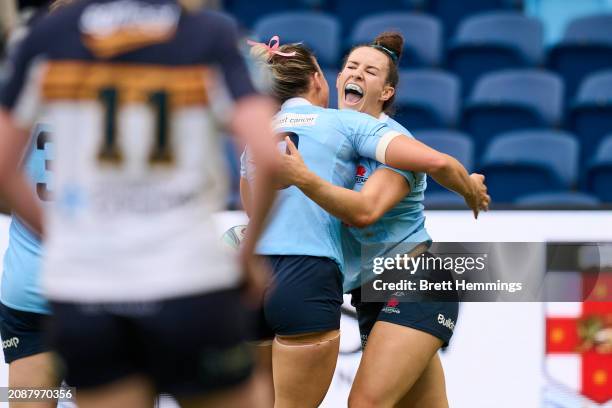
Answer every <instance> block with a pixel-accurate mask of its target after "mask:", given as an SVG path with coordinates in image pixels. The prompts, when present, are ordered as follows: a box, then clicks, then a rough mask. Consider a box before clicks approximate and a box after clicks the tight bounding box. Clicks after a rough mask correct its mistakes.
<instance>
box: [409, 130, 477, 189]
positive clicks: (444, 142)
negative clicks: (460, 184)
mask: <svg viewBox="0 0 612 408" xmlns="http://www.w3.org/2000/svg"><path fill="white" fill-rule="evenodd" d="M414 137H416V138H417V139H418V140H419V141H421V142H423V143H425V144H426V145H427V146H429V147H431V148H433V149H436V150H438V151H440V152H443V153H446V154H449V155H451V156H453V157H454V158H455V159H457V160H459V161H460V162H461V164H463V166H464V167H465V168H466V169H467V170H468V171H469V172H471V171H472V168H473V167H474V145H473V143H472V139H470V137H469V136H467V135H466V134H464V133H461V132H457V131H455V130H445V129H431V130H421V131H417V132H415V133H414ZM437 191H447V190H445V189H444V187H442V186H440V185H439V184H438V183H436V182H435V181H434V180H433V179H432V178H431V177H429V178H428V179H427V192H428V193H430V192H437Z"/></svg>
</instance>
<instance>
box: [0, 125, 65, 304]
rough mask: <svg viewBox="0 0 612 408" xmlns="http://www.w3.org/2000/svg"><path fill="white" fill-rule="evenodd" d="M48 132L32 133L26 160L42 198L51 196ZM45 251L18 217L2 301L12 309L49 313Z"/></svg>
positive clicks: (0, 293) (6, 258) (11, 235)
mask: <svg viewBox="0 0 612 408" xmlns="http://www.w3.org/2000/svg"><path fill="white" fill-rule="evenodd" d="M48 136H49V129H48V127H47V126H45V125H37V126H35V128H34V131H33V133H32V142H31V146H30V151H29V152H28V155H27V156H26V162H25V166H26V170H27V173H28V175H29V177H30V180H31V181H32V182H33V183H34V184H35V185H36V190H37V192H38V196H39V197H41V198H42V197H44V196H45V195H46V194H47V193H48V190H47V188H48V185H49V182H50V174H49V173H50V172H49V170H48V169H47V167H48V165H47V164H48V161H49V160H51V159H52V154H53V153H52V146H51V143H49V141H48V140H47V137H48ZM41 254H42V249H41V245H40V241H39V240H38V238H37V237H35V236H34V235H33V234H32V233H31V232H30V231H29V230H28V229H27V228H26V227H25V225H23V223H22V222H20V221H19V219H18V218H17V217H15V216H13V219H12V221H11V226H10V229H9V245H8V249H7V250H6V253H5V254H4V270H3V272H2V290H1V291H0V301H1V302H2V303H3V304H4V305H6V306H8V307H10V308H12V309H17V310H21V311H26V312H33V313H45V314H48V313H50V311H49V306H48V304H47V302H46V300H45V299H44V298H43V296H42V293H41V288H40V282H39V277H40V271H41Z"/></svg>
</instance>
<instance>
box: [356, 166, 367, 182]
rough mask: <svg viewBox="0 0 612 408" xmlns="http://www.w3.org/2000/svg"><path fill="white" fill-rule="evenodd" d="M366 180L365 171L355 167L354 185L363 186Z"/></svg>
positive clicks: (360, 167)
mask: <svg viewBox="0 0 612 408" xmlns="http://www.w3.org/2000/svg"><path fill="white" fill-rule="evenodd" d="M367 180H368V176H367V169H366V168H365V167H364V166H362V165H359V166H357V170H356V172H355V183H360V184H363V183H365V182H366V181H367Z"/></svg>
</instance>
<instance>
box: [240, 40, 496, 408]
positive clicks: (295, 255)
mask: <svg viewBox="0 0 612 408" xmlns="http://www.w3.org/2000/svg"><path fill="white" fill-rule="evenodd" d="M255 49H256V50H258V55H259V56H260V58H261V60H262V62H263V63H264V64H265V66H266V67H267V69H269V72H270V75H271V83H272V85H271V93H272V95H273V96H274V97H276V98H277V99H278V101H279V102H281V103H282V106H281V111H280V112H279V113H278V114H277V116H276V119H275V123H276V131H277V133H278V138H279V139H278V140H279V141H283V139H284V138H285V137H286V136H287V137H290V138H291V139H292V140H294V141H295V143H296V145H298V146H299V147H298V148H299V150H300V152H301V154H302V156H303V157H304V161H305V162H306V163H307V165H308V166H309V167H310V168H311V169H313V171H314V172H315V173H316V174H317V175H318V176H319V177H321V178H322V179H324V180H326V181H327V182H329V183H332V184H336V185H339V186H342V187H352V186H353V177H354V172H355V168H356V165H357V160H358V159H359V157H366V158H369V159H373V160H377V161H378V162H382V163H387V164H389V165H392V166H396V167H399V168H403V169H406V170H411V171H424V172H429V173H431V174H433V175H434V176H435V177H436V179H439V180H441V181H442V182H443V183H444V184H445V185H447V186H450V187H452V188H454V189H455V190H457V191H458V192H460V193H462V194H463V195H464V196H465V197H467V198H468V199H469V204H470V206H471V208H473V209H474V210H475V211H478V209H480V208H483V207H484V206H485V203H484V202H483V199H482V196H481V194H480V192H481V188H483V186H482V183H480V182H479V180H476V179H473V178H470V177H469V176H468V174H467V173H466V171H465V169H464V168H463V167H462V166H461V165H460V164H459V163H458V162H457V161H456V160H454V159H452V158H450V157H449V156H447V155H443V154H440V153H438V152H436V151H435V150H433V149H430V148H429V147H427V146H425V145H423V144H422V143H420V142H418V141H416V140H414V139H412V138H409V137H405V135H402V134H401V132H397V131H394V130H393V129H392V128H391V127H389V126H388V125H387V124H385V123H383V122H381V121H379V120H377V119H375V118H373V117H371V116H370V115H366V114H362V113H359V112H355V111H350V110H342V111H338V110H332V109H325V108H326V107H327V103H328V96H329V89H328V85H327V82H326V81H325V78H324V76H323V74H322V72H321V69H320V68H319V65H318V63H317V61H316V59H315V57H314V55H313V54H312V53H311V52H310V51H309V50H307V49H306V48H305V47H304V46H302V45H299V44H292V45H284V46H281V47H278V48H277V47H276V46H270V44H269V45H268V46H267V47H265V46H263V45H259V46H256V48H255ZM245 167H246V174H245V177H244V178H243V179H242V189H241V191H242V192H243V193H246V195H248V194H249V193H250V191H252V190H251V189H250V188H249V186H248V182H247V179H248V178H249V173H251V174H253V173H256V169H255V168H253V167H250V166H248V160H245ZM249 167H250V168H249ZM244 201H245V203H246V204H247V207H249V200H248V198H246V199H245V200H244ZM247 209H248V208H247ZM257 253H259V254H262V255H267V256H268V259H269V260H270V261H271V263H272V265H273V273H274V278H275V279H274V283H275V286H274V288H272V289H271V290H270V291H269V292H268V293H267V296H266V300H265V303H264V310H263V317H264V321H265V324H266V326H267V327H266V328H267V330H268V332H267V333H265V335H267V336H269V337H272V336H274V335H276V337H275V340H274V342H273V373H274V389H275V399H276V404H277V406H279V407H293V406H300V407H316V406H318V404H319V403H320V402H321V401H322V400H323V398H324V396H325V393H326V391H327V389H328V387H329V384H330V382H331V378H332V376H333V372H334V368H335V364H336V360H337V355H338V346H339V325H340V305H341V303H342V283H341V282H342V275H341V268H342V267H343V264H344V260H343V256H342V250H341V242H340V222H339V221H338V219H337V218H335V217H333V216H331V215H330V214H328V213H326V212H325V211H323V210H322V209H321V208H320V207H319V206H318V205H317V204H315V203H314V202H312V201H310V200H308V199H307V198H306V197H304V196H303V194H302V193H301V192H299V191H298V190H297V189H296V188H295V187H289V188H287V189H285V190H282V191H281V192H280V193H279V200H278V206H277V208H276V211H275V213H274V215H273V217H272V218H271V222H270V225H269V226H268V227H267V229H266V231H265V233H264V234H263V236H262V240H261V242H260V245H259V246H258V248H257ZM263 335H264V333H262V337H263Z"/></svg>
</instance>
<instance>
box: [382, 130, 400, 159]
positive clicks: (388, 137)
mask: <svg viewBox="0 0 612 408" xmlns="http://www.w3.org/2000/svg"><path fill="white" fill-rule="evenodd" d="M397 136H401V133H400V132H396V131H395V130H391V131H389V132H387V133H385V134H384V135H382V137H381V138H380V141H379V142H378V145H376V160H377V161H379V162H381V163H383V164H386V162H385V156H386V153H387V147H388V146H389V143H391V141H392V140H393V139H395V138H396V137H397Z"/></svg>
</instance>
